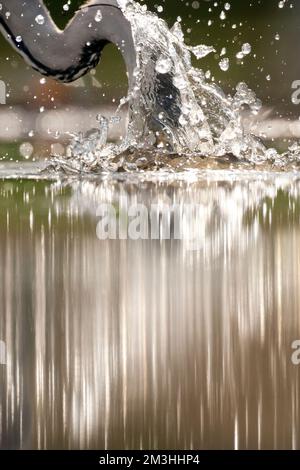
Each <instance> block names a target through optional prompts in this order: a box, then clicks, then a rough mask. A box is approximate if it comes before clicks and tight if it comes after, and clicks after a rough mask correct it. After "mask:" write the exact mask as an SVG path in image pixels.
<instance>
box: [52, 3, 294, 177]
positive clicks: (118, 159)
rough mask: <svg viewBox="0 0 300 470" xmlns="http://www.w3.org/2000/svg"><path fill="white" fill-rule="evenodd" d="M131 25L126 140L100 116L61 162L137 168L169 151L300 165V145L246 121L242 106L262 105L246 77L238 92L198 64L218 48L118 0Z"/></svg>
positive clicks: (72, 166) (161, 161) (77, 167)
mask: <svg viewBox="0 0 300 470" xmlns="http://www.w3.org/2000/svg"><path fill="white" fill-rule="evenodd" d="M119 4H120V6H121V8H122V10H123V12H124V14H125V16H126V17H127V19H128V20H129V22H130V23H131V26H132V31H133V37H134V43H135V48H136V53H137V67H136V70H135V83H134V85H133V86H132V87H131V89H130V90H129V92H128V96H127V98H124V99H123V100H121V103H120V106H119V109H118V111H119V110H120V109H121V108H122V107H123V106H124V105H128V108H129V122H128V129H127V135H126V137H125V138H124V139H123V141H122V143H121V144H111V143H108V142H107V136H108V128H109V124H110V122H109V121H108V120H107V119H106V118H104V117H101V116H100V117H99V118H98V121H99V124H100V128H99V129H97V130H93V131H91V132H89V133H88V134H87V135H76V136H75V137H74V138H73V141H72V142H71V144H70V145H69V147H68V149H67V155H66V156H65V157H63V158H61V157H59V158H58V157H55V158H54V163H56V164H58V165H61V166H62V167H63V168H64V169H65V170H66V169H67V170H71V171H75V172H77V171H80V172H82V171H87V172H91V171H95V172H97V171H99V170H108V171H117V170H118V169H125V170H129V171H130V170H136V169H138V168H140V167H144V166H145V164H147V162H149V155H151V156H152V157H153V153H154V154H155V158H154V160H155V164H156V166H165V164H166V157H167V156H171V155H177V156H178V155H179V156H182V157H183V158H185V159H188V158H189V157H193V158H195V157H200V156H205V157H208V158H210V159H211V158H213V159H215V158H222V157H226V158H228V156H231V157H233V158H234V159H235V160H237V161H243V162H248V163H250V164H252V165H253V164H254V165H258V164H259V165H261V164H264V163H269V164H271V165H276V167H277V168H278V167H279V168H283V167H284V165H286V164H287V163H288V162H291V163H292V164H293V167H294V166H295V165H296V166H297V165H298V154H299V148H298V145H297V144H296V145H294V147H293V149H292V151H291V152H289V153H287V154H284V155H279V154H278V153H277V151H276V150H275V149H266V147H265V146H264V144H263V143H262V142H261V141H260V140H259V139H258V138H257V137H255V136H253V135H252V134H251V133H250V132H249V131H246V130H245V128H244V126H243V122H242V112H241V111H242V110H244V109H245V107H246V108H249V109H250V111H251V112H252V113H253V114H257V113H258V111H259V110H260V108H261V106H262V104H261V102H260V100H258V99H257V97H256V96H255V93H254V92H253V91H251V90H250V89H249V88H248V86H247V85H246V84H245V83H243V82H242V83H239V84H238V85H237V87H236V93H235V95H234V96H229V95H225V94H224V92H223V91H222V90H221V88H219V87H218V86H217V85H216V84H215V83H213V82H211V81H208V80H207V79H206V77H205V74H204V72H203V71H202V70H201V69H197V68H194V67H193V66H192V55H193V54H194V55H195V56H196V58H198V59H199V58H202V57H204V56H206V55H207V54H209V53H211V52H214V48H213V47H212V46H206V45H199V46H196V47H189V46H187V45H186V44H185V43H184V35H183V32H182V29H181V25H180V22H176V23H175V24H174V26H173V28H172V29H171V30H170V29H169V28H168V26H167V24H166V22H165V21H163V20H162V19H160V18H159V17H158V16H157V15H156V14H154V13H150V12H148V11H147V8H146V6H145V5H143V6H141V5H140V4H138V3H136V2H134V1H132V0H119Z"/></svg>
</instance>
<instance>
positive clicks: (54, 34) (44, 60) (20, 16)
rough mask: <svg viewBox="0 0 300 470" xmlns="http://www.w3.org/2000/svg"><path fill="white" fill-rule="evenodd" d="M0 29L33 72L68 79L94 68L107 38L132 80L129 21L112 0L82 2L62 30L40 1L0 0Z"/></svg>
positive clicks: (133, 64)
mask: <svg viewBox="0 0 300 470" xmlns="http://www.w3.org/2000/svg"><path fill="white" fill-rule="evenodd" d="M1 3H2V10H1V11H0V28H1V29H2V31H3V32H4V34H5V36H6V37H7V39H8V40H9V42H10V43H12V45H13V46H14V47H15V48H16V49H17V50H18V51H19V52H20V53H21V54H22V55H23V57H24V58H25V60H26V61H27V62H28V63H29V64H30V65H31V66H32V67H33V68H35V69H37V70H38V71H39V72H41V73H43V74H45V75H48V76H52V77H53V78H56V79H58V80H62V81H72V80H75V79H77V78H79V77H80V76H82V75H84V74H85V73H86V72H87V71H88V70H89V69H91V68H93V67H95V66H96V65H97V63H98V61H99V58H100V54H101V50H102V49H103V47H104V46H105V44H107V43H113V44H116V45H117V46H118V47H119V49H120V50H121V52H122V54H123V57H124V60H125V62H126V66H127V72H128V75H129V83H130V85H132V83H133V72H134V69H135V66H136V56H135V48H134V42H133V38H132V31H131V25H130V23H129V22H128V20H127V19H126V18H125V17H124V15H123V13H122V11H121V10H120V9H119V8H117V7H118V2H117V0H97V1H95V0H93V1H91V2H88V3H87V4H85V5H84V7H82V8H81V9H80V10H79V11H78V12H77V13H76V15H75V16H74V18H73V20H72V21H71V22H70V23H69V24H68V25H67V27H66V29H65V30H64V31H62V30H60V29H59V28H57V26H56V25H55V23H54V21H53V20H52V18H51V16H50V14H49V12H48V10H47V8H46V7H45V5H44V3H43V2H42V1H40V0H22V1H20V0H9V1H8V0H7V1H3V0H2V2H1Z"/></svg>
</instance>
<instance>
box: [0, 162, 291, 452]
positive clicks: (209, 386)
mask: <svg viewBox="0 0 300 470" xmlns="http://www.w3.org/2000/svg"><path fill="white" fill-rule="evenodd" d="M34 171H35V172H36V168H29V169H28V168H27V170H25V169H24V168H23V176H26V174H27V175H28V176H30V174H31V173H33V172H34ZM3 176H4V175H3V173H2V177H3ZM19 176H20V175H19ZM124 194H126V195H127V197H128V201H129V202H134V203H136V202H140V203H143V204H145V205H146V206H147V207H148V206H149V205H150V204H151V202H152V201H157V202H159V203H162V204H167V205H170V206H171V205H172V203H174V202H176V204H179V205H180V206H181V207H182V210H183V213H184V208H185V207H186V206H185V205H186V204H190V203H197V204H199V206H200V208H201V212H200V216H199V220H197V224H198V225H197V226H198V229H199V233H200V234H201V237H200V240H201V245H200V246H199V247H198V249H197V250H195V249H190V245H189V243H188V242H187V241H185V240H181V241H180V240H174V239H173V240H156V241H150V240H143V241H141V240H140V241H130V240H123V241H120V240H119V241H118V240H111V241H100V240H98V239H97V237H96V225H97V221H98V218H97V217H96V208H97V206H98V205H99V204H100V203H104V202H105V203H113V204H114V205H115V206H116V207H120V204H121V202H120V201H121V199H120V196H121V195H124ZM0 196H1V206H0V220H1V227H2V230H1V232H0V238H1V242H0V263H1V271H0V314H1V322H0V339H1V340H2V341H5V343H6V348H7V365H6V366H3V365H2V366H0V374H1V381H0V413H1V434H0V441H1V447H2V448H11V447H16V448H19V447H21V448H129V449H132V448H146V449H149V448H159V449H162V448H297V447H298V448H299V447H300V434H299V433H300V430H299V422H300V410H299V372H300V369H299V367H297V366H295V365H293V364H292V361H291V355H292V349H291V344H292V342H293V341H294V340H296V339H299V337H300V317H299V311H300V293H299V282H300V258H299V244H300V220H299V217H300V181H299V178H298V176H297V175H291V174H289V175H285V174H283V175H280V174H268V173H265V174H264V173H258V172H253V173H251V172H245V171H244V172H242V173H241V174H238V173H235V172H232V171H228V170H227V171H223V172H221V171H220V172H212V171H210V172H207V171H206V172H203V173H202V174H200V173H199V174H197V176H196V177H195V175H193V174H186V175H185V176H184V175H182V177H181V179H178V178H177V177H173V179H172V177H171V176H170V175H169V176H168V178H167V179H166V178H165V177H163V176H162V177H161V178H157V179H156V180H153V181H151V180H150V178H148V180H147V179H146V178H145V179H144V181H143V180H142V179H140V180H139V181H137V180H136V179H130V178H128V177H126V178H124V177H123V178H122V177H121V176H120V178H119V179H117V178H112V177H110V176H103V178H102V179H94V180H92V179H90V180H88V179H84V180H81V181H78V180H73V181H72V180H70V181H68V180H65V179H61V180H58V179H57V178H56V180H55V181H44V180H39V179H32V176H31V179H28V180H26V179H23V182H22V180H20V179H18V180H17V181H16V180H12V179H3V180H2V182H1V183H0ZM187 220H188V219H187ZM186 230H187V232H190V231H191V227H189V226H188V227H186Z"/></svg>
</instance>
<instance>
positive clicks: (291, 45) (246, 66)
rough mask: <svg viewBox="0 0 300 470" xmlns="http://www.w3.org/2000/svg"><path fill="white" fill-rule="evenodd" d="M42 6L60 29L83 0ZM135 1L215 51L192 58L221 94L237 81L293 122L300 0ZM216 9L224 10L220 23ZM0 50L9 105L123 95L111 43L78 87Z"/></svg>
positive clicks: (89, 102)
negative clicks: (224, 62) (225, 65)
mask: <svg viewBox="0 0 300 470" xmlns="http://www.w3.org/2000/svg"><path fill="white" fill-rule="evenodd" d="M45 3H46V4H47V6H48V8H49V9H50V11H51V13H52V15H53V18H54V19H55V21H56V23H57V24H58V25H59V26H60V27H64V25H65V24H66V23H67V22H68V21H69V19H70V18H71V17H72V16H73V14H74V12H75V10H76V9H77V8H78V6H80V5H81V4H83V3H84V2H82V1H80V0H72V1H71V2H69V3H70V8H69V11H67V12H66V11H64V9H63V6H64V5H65V4H66V3H67V1H66V0H46V1H45ZM140 3H144V4H147V6H148V8H149V9H151V10H153V11H156V12H157V9H158V7H163V11H162V12H160V13H158V14H159V16H161V17H162V18H164V19H165V20H166V21H167V22H168V24H169V25H170V26H171V25H172V24H173V23H174V21H176V18H177V17H178V16H180V17H181V18H182V26H183V30H184V33H185V38H186V42H187V43H188V44H191V45H197V44H207V45H213V46H214V47H215V49H216V51H217V52H216V54H214V55H212V54H211V55H209V56H208V57H207V58H205V59H202V60H200V61H197V60H195V65H197V66H198V67H200V68H202V69H203V70H204V71H208V70H210V71H211V74H212V76H213V77H214V79H215V80H216V81H217V82H218V83H219V84H220V85H221V87H222V88H223V89H224V90H225V91H227V92H231V93H232V92H234V88H235V86H236V84H237V83H238V82H239V81H246V82H247V84H248V85H249V86H250V87H251V88H252V89H253V90H255V92H256V93H257V95H258V97H259V98H260V99H261V100H262V101H263V103H264V105H265V106H266V107H267V108H270V109H272V113H273V115H277V116H280V117H284V118H292V119H298V117H299V114H300V107H299V106H296V105H294V104H292V101H291V95H292V89H291V84H292V82H293V81H294V80H298V79H299V80H300V53H299V52H300V46H299V44H300V2H299V1H296V0H293V1H292V0H286V1H285V2H284V6H283V8H280V7H279V3H280V2H279V0H232V1H230V2H226V1H224V0H221V1H220V0H219V1H211V0H198V1H193V0H191V1H185V0H184V1H181V0H165V1H157V0H156V1H155V0H146V1H140ZM226 3H229V4H230V9H229V10H226V8H225V4H226ZM222 11H225V12H226V19H223V20H222V19H221V18H220V14H221V12H222ZM0 36H1V35H0ZM244 43H250V44H251V47H252V51H251V54H249V55H248V56H246V57H245V58H244V59H243V60H239V59H237V58H236V54H237V53H238V52H239V51H240V50H241V46H242V44H244ZM224 47H226V54H225V57H228V58H229V59H230V68H229V70H228V71H227V72H224V71H221V70H220V67H219V61H220V52H221V50H222V48H224ZM0 51H1V52H0V80H3V81H4V82H5V83H6V84H7V90H8V97H7V105H8V106H16V105H20V106H24V108H26V109H27V110H28V109H30V110H33V111H35V112H38V111H39V109H40V108H41V107H44V108H45V110H51V109H60V107H64V108H65V107H66V106H69V105H70V106H71V105H76V106H81V107H83V108H85V109H88V108H89V107H90V108H91V107H93V106H96V105H101V104H104V105H107V104H111V103H112V100H114V102H116V103H117V102H118V100H119V98H121V97H122V96H124V94H126V88H127V83H126V76H125V68H124V64H123V61H122V58H121V55H120V53H119V52H118V51H117V49H116V48H115V47H114V46H108V47H107V48H106V49H105V51H104V53H103V57H102V61H101V63H100V65H99V66H98V67H97V69H96V72H95V75H93V76H89V77H87V78H86V79H85V81H84V83H82V82H81V86H72V85H71V86H70V85H61V84H57V83H55V82H54V81H53V80H50V79H47V83H46V84H45V85H41V84H40V78H41V77H40V75H39V74H38V73H36V72H34V71H32V70H31V69H30V68H29V67H27V66H26V64H24V62H23V60H22V59H21V58H20V57H19V56H18V54H17V53H16V52H15V51H13V50H12V49H11V47H10V46H9V45H8V44H7V43H6V41H5V39H4V38H3V37H2V36H1V37H0ZM95 84H96V85H97V86H95ZM75 85H76V84H75ZM53 98H54V99H53ZM0 125H1V121H0ZM6 145H7V144H6ZM8 153H9V152H8Z"/></svg>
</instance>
